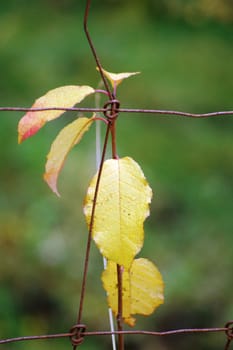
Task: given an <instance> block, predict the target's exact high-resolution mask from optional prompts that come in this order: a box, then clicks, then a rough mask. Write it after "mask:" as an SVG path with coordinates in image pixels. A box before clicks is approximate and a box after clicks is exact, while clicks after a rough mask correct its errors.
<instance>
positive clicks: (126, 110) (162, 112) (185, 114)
mask: <svg viewBox="0 0 233 350" xmlns="http://www.w3.org/2000/svg"><path fill="white" fill-rule="evenodd" d="M43 111H64V112H93V113H95V112H102V113H105V112H107V111H108V109H107V108H89V107H69V108H68V107H44V108H27V107H0V112H43ZM117 113H145V114H159V115H170V116H171V115H173V116H181V117H188V118H210V117H217V116H227V115H232V116H233V111H217V112H210V113H189V112H181V111H173V110H166V109H141V108H119V109H117Z"/></svg>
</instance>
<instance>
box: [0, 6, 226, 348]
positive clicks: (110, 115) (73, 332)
mask: <svg viewBox="0 0 233 350" xmlns="http://www.w3.org/2000/svg"><path fill="white" fill-rule="evenodd" d="M90 4H91V0H87V2H86V9H85V14H84V31H85V33H86V37H87V40H88V42H89V45H90V48H91V51H92V54H93V57H94V59H95V62H96V64H97V66H98V69H99V73H100V76H101V79H102V82H103V84H104V86H105V88H106V91H107V93H108V97H109V101H107V103H105V105H104V106H103V108H89V107H86V108H80V107H78V108H77V107H72V108H63V107H57V106H54V107H49V108H27V107H0V112H3V111H5V112H28V111H30V112H35V113H36V112H39V111H50V110H61V111H66V112H73V111H76V112H94V113H103V115H104V117H105V118H106V119H105V120H106V122H107V124H108V127H107V132H106V135H105V141H104V146H103V152H102V159H101V161H100V167H99V172H98V179H97V185H96V190H95V196H97V193H98V181H99V180H100V177H101V170H102V167H103V162H104V158H105V152H106V147H107V142H108V135H109V130H110V129H109V128H110V125H111V123H112V121H113V120H114V119H116V118H117V117H118V115H119V113H130V114H131V113H132V114H146V115H149V114H150V115H163V116H180V117H186V118H213V117H219V116H233V110H232V111H231V110H230V111H217V112H210V113H189V112H182V111H174V110H160V109H140V108H121V107H120V101H118V100H116V97H115V95H114V93H113V92H112V91H111V89H110V88H109V85H108V82H107V80H106V77H105V76H104V73H103V69H102V65H101V62H100V59H99V57H98V55H97V52H96V49H95V47H94V44H93V42H92V39H91V36H90V34H89V30H88V25H87V24H88V15H89V11H90ZM95 204H96V198H95V200H94V205H93V213H92V221H91V224H90V228H89V237H88V242H87V248H86V255H85V262H84V272H83V281H82V287H81V297H80V304H79V309H78V317H77V322H76V324H75V325H74V326H73V327H72V328H71V329H70V331H69V332H67V333H57V334H46V335H32V336H22V337H12V338H8V339H0V345H2V344H8V343H15V342H26V341H36V340H48V339H60V338H69V339H70V341H71V344H72V346H73V349H74V350H75V349H76V347H77V346H80V345H81V344H82V343H83V341H84V339H85V338H86V337H95V336H109V335H118V336H122V335H130V334H131V335H146V336H153V337H164V336H171V335H173V336H175V335H179V334H201V333H223V334H225V344H224V350H228V349H229V347H230V344H231V341H232V339H233V320H230V321H227V322H226V324H225V325H224V326H223V327H216V328H214V327H212V328H182V329H173V330H166V331H146V330H130V331H128V330H127V331H124V330H123V329H121V328H118V330H116V331H87V326H86V325H85V324H83V323H82V320H81V319H82V309H83V302H84V296H85V290H86V289H85V288H86V279H87V269H88V263H89V252H90V245H91V232H92V227H93V220H94V210H95ZM119 288H120V287H119ZM120 292H121V293H122V290H121V291H120ZM119 349H120V350H121V349H123V346H122V347H119Z"/></svg>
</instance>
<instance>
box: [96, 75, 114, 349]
mask: <svg viewBox="0 0 233 350" xmlns="http://www.w3.org/2000/svg"><path fill="white" fill-rule="evenodd" d="M102 85H103V82H102V81H101V82H100V83H99V85H98V88H101V87H102ZM95 106H96V108H99V107H100V94H95ZM98 114H99V113H96V115H97V116H98ZM95 145H96V170H97V171H98V170H99V167H100V162H101V124H100V120H97V121H96V133H95ZM103 265H104V269H105V270H106V268H107V259H106V258H105V257H103ZM108 318H109V324H110V330H111V332H114V331H115V326H114V318H113V313H112V309H111V308H108ZM111 338H112V349H113V350H116V335H115V334H111Z"/></svg>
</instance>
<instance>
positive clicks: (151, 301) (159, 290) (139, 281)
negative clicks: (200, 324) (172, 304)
mask: <svg viewBox="0 0 233 350" xmlns="http://www.w3.org/2000/svg"><path fill="white" fill-rule="evenodd" d="M122 277H123V278H122V304H123V319H124V322H125V323H127V324H128V325H130V326H134V324H135V321H136V320H135V318H134V317H132V315H135V314H141V315H145V316H147V315H150V314H151V313H153V312H154V310H155V309H156V308H157V307H158V306H159V305H161V304H163V302H164V283H163V279H162V276H161V274H160V272H159V270H158V269H157V267H156V266H155V265H154V264H153V263H152V262H150V261H149V260H147V259H142V258H140V259H136V260H134V261H133V263H132V265H131V267H130V269H129V270H128V271H127V270H124V272H123V276H122ZM102 282H103V286H104V289H105V290H106V292H107V295H108V304H109V307H110V308H111V309H112V310H113V312H114V314H115V315H117V313H118V284H117V267H116V263H114V262H112V261H109V262H108V265H107V269H106V270H104V272H103V274H102Z"/></svg>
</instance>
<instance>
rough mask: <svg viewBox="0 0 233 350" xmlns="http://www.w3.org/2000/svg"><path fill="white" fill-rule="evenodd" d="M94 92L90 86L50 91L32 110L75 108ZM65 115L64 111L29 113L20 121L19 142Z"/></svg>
mask: <svg viewBox="0 0 233 350" xmlns="http://www.w3.org/2000/svg"><path fill="white" fill-rule="evenodd" d="M94 92H95V90H94V89H93V88H92V87H90V86H77V85H68V86H62V87H59V88H56V89H53V90H50V91H48V92H47V93H46V94H45V95H44V96H42V97H40V98H38V99H37V100H36V101H35V102H34V104H33V106H32V108H49V107H60V108H69V107H73V106H74V105H75V104H76V103H79V102H81V101H82V100H83V99H84V98H85V97H86V96H88V95H90V94H92V93H94ZM63 113H64V111H62V110H51V111H40V112H32V111H29V112H27V113H26V114H25V115H24V116H23V117H22V118H21V119H20V121H19V125H18V142H19V143H21V142H22V141H24V140H25V139H27V138H28V137H30V136H32V135H34V134H35V133H36V132H37V131H38V130H39V129H40V128H41V127H42V126H43V125H44V124H45V123H46V122H48V121H50V120H52V119H56V118H58V117H59V116H60V115H61V114H63Z"/></svg>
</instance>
